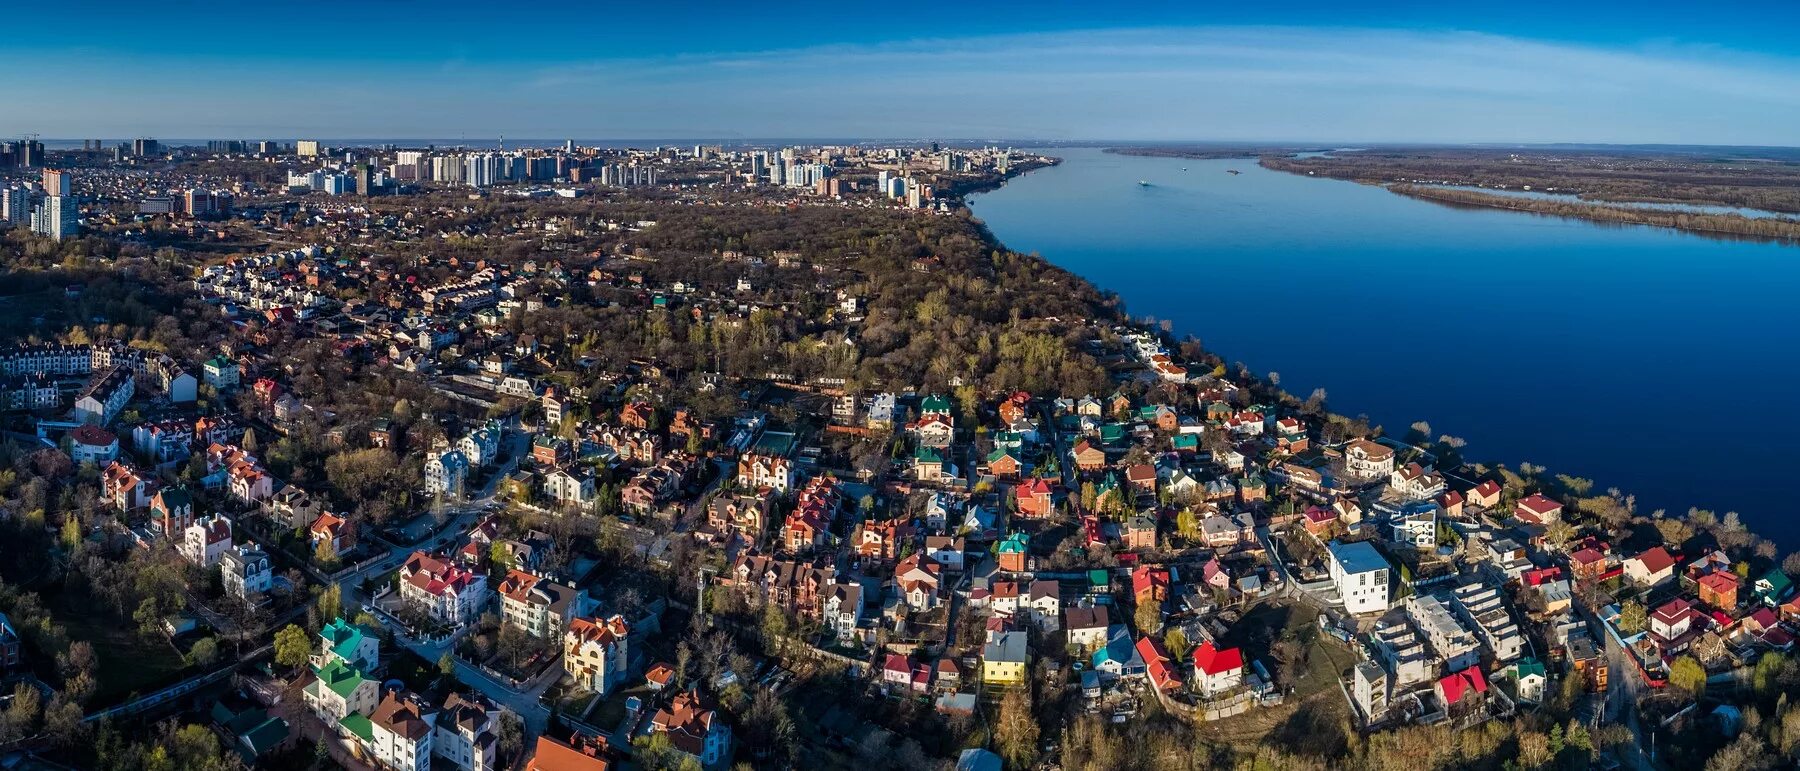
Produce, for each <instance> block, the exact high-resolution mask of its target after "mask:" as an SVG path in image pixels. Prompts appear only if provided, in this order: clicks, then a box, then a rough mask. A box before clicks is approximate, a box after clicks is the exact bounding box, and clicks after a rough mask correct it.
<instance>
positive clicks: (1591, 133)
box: [0, 3, 1800, 146]
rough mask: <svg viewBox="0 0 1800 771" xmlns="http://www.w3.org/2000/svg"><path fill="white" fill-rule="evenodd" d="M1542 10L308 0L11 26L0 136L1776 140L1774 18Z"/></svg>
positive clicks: (1797, 133)
mask: <svg viewBox="0 0 1800 771" xmlns="http://www.w3.org/2000/svg"><path fill="white" fill-rule="evenodd" d="M79 5H87V6H95V10H103V9H104V7H106V6H109V5H110V4H105V3H100V4H95V3H87V4H79ZM1548 8H1550V6H1546V5H1536V6H1535V7H1534V4H1524V5H1522V6H1520V7H1514V8H1511V9H1510V10H1507V11H1497V10H1492V9H1488V10H1481V11H1466V10H1461V9H1458V10H1454V11H1446V10H1438V9H1422V8H1415V7H1412V6H1411V5H1410V4H1407V3H1385V4H1377V5H1375V6H1373V7H1367V8H1361V9H1358V13H1356V14H1354V15H1353V14H1349V13H1347V12H1346V11H1343V10H1334V9H1332V8H1330V7H1328V6H1324V5H1322V4H1319V5H1315V4H1312V3H1289V4H1286V5H1285V6H1284V7H1281V8H1275V9H1260V10H1256V9H1251V10H1245V9H1231V10H1218V9H1204V10H1202V11H1194V10H1190V9H1184V8H1175V7H1158V6H1150V7H1139V8H1134V9H1129V10H1127V11H1123V12H1118V13H1108V14H1107V15H1106V16H1105V17H1101V16H1099V14H1098V13H1097V12H1095V11H1093V10H1089V9H1082V8H1077V7H1074V6H1061V5H1053V6H1051V7H1049V8H1041V9H1031V10H1029V11H1028V10H1027V9H1024V8H1020V7H1005V6H1003V7H1001V8H999V9H993V8H989V9H980V10H974V11H970V12H969V13H968V14H958V15H957V16H955V17H954V18H953V19H952V18H940V19H938V21H939V23H938V24H937V25H935V26H934V25H933V24H932V23H930V20H931V18H932V17H931V16H929V15H919V14H914V15H908V16H903V17H902V16H897V15H895V14H891V13H889V14H875V12H874V11H870V12H869V13H870V14H873V15H868V16H864V15H861V14H859V9H857V8H855V7H854V6H852V5H844V6H839V5H834V6H828V7H827V6H821V7H820V12H819V13H806V12H804V11H790V12H788V13H784V14H781V15H779V16H776V17H771V16H770V15H768V14H754V13H749V12H745V11H742V10H734V9H729V8H712V7H710V6H703V7H700V8H696V9H693V10H694V11H695V12H696V13H704V14H705V15H704V16H703V17H700V21H699V23H690V20H689V19H688V18H687V17H686V16H684V15H683V14H682V13H681V12H680V10H679V9H678V10H669V9H667V8H661V7H659V8H656V9H645V8H627V9H608V10H607V12H606V14H605V15H601V16H590V17H586V19H585V20H586V21H589V22H591V24H592V29H591V31H587V32H583V31H582V30H583V29H584V27H582V26H581V25H580V24H577V25H574V26H573V27H572V28H571V29H570V31H569V32H567V33H559V30H561V29H562V27H561V26H559V25H560V24H561V19H562V18H563V17H566V16H567V15H568V13H569V12H568V11H567V10H566V9H556V8H550V9H545V10H542V11H538V12H534V13H532V14H529V15H526V14H520V15H516V16H512V17H508V18H509V19H512V20H513V23H514V24H515V25H516V26H518V27H521V28H522V29H524V30H529V29H532V28H534V27H533V25H536V27H538V28H542V29H541V31H542V34H537V35H533V34H516V35H515V34H506V35H500V34H486V35H481V34H470V31H472V30H479V29H493V30H495V31H498V30H499V29H503V28H505V27H506V24H499V25H490V26H489V27H482V26H480V25H479V24H478V22H479V21H480V20H481V19H482V18H484V17H482V16H479V15H477V14H478V13H480V12H481V11H482V9H483V7H478V6H470V5H465V4H460V3H451V4H448V5H444V6H441V7H439V6H434V7H433V9H432V13H431V14H429V15H426V14H420V13H418V12H417V11H416V10H415V9H411V8H405V7H399V6H387V5H382V6H376V7H373V8H369V9H360V8H359V9H356V12H355V13H354V14H351V13H350V12H349V10H348V7H346V6H343V5H341V4H337V3H324V4H322V5H321V6H320V7H319V8H318V9H317V10H318V11H319V13H317V14H314V15H313V16H310V17H309V18H305V19H299V18H296V19H292V20H286V19H284V20H282V21H281V22H280V25H281V27H280V28H281V30H282V35H281V39H280V40H276V39H273V38H271V37H270V36H269V34H268V33H269V31H270V27H269V24H270V22H268V21H267V20H258V19H247V18H240V17H238V16H234V15H225V14H219V15H216V16H208V17H206V18H201V19H170V18H167V17H157V18H151V19H137V18H131V19H129V20H128V21H129V23H126V22H127V20H125V19H119V18H117V16H118V15H117V14H111V15H108V14H104V13H101V14H90V16H89V17H88V18H91V19H93V21H92V22H91V23H84V24H83V25H79V26H70V25H56V24H53V23H51V22H52V21H53V20H54V17H52V16H51V15H49V14H47V12H45V11H43V10H41V9H29V10H26V11H25V12H24V16H23V18H24V20H25V21H26V22H27V23H26V24H24V25H21V26H20V30H21V32H22V34H21V35H20V38H19V40H18V43H17V45H14V46H11V47H10V49H9V52H7V53H4V54H0V64H10V65H14V66H25V67H26V68H27V69H26V71H29V72H33V73H35V75H34V77H32V78H29V79H27V80H26V82H25V83H23V84H22V85H20V86H18V87H16V88H15V93H13V94H12V95H11V98H10V99H9V102H10V104H11V105H12V107H13V109H10V110H3V111H0V132H3V133H5V134H7V135H15V134H25V133H36V134H40V135H42V136H46V137H59V138H71V139H73V138H80V137H84V136H87V137H91V136H120V137H125V136H168V137H196V138H203V137H229V138H265V137H273V138H291V137H306V136H318V137H337V138H345V139H375V138H424V137H446V136H449V137H456V136H462V137H471V138H480V139H491V138H494V137H498V136H501V135H505V136H516V137H521V138H523V137H531V138H536V139H552V138H556V137H607V138H617V139H644V140H673V139H690V140H711V141H733V140H747V139H753V138H773V137H784V138H795V139H806V138H868V139H891V138H905V137H920V138H946V139H982V138H1006V139H1042V140H1082V139H1112V140H1138V141H1181V140H1214V141H1240V142H1242V141H1258V142H1330V141H1336V142H1442V143H1549V142H1601V143H1671V144H1734V145H1783V146H1787V145H1796V144H1800V129H1796V128H1794V127H1795V126H1800V66H1797V65H1800V54H1797V52H1796V50H1795V49H1796V46H1795V44H1794V43H1793V42H1792V41H1791V40H1786V39H1784V38H1783V37H1782V36H1780V35H1776V34H1773V32H1772V30H1775V29H1780V28H1791V26H1789V25H1787V24H1784V23H1783V20H1784V19H1786V20H1789V21H1792V20H1796V19H1795V17H1800V11H1797V10H1795V9H1792V8H1784V7H1770V8H1768V9H1766V12H1764V11H1759V12H1758V18H1760V19H1763V20H1764V21H1767V22H1768V23H1767V24H1759V25H1736V26H1728V25H1725V24H1723V23H1722V22H1716V23H1715V22H1709V21H1707V20H1687V19H1682V20H1681V23H1679V24H1676V23H1674V21H1675V19H1674V18H1673V17H1669V16H1668V15H1667V14H1666V13H1664V12H1660V11H1657V10H1655V9H1651V10H1648V11H1642V9H1634V11H1633V13H1634V14H1636V15H1634V16H1629V17H1628V16H1618V15H1615V14H1614V13H1612V11H1613V9H1612V8H1609V7H1607V6H1606V5H1605V4H1602V5H1599V6H1592V5H1590V6H1588V7H1584V8H1582V9H1579V10H1573V11H1559V12H1557V13H1554V14H1551V13H1549V12H1548V10H1547V9H1548ZM832 9H836V10H837V11H838V12H837V13H828V12H827V11H828V10H832ZM489 11H490V12H491V9H489ZM1640 11H1641V12H1640ZM34 17H35V18H34ZM1672 29H1674V30H1681V32H1680V33H1679V34H1678V36H1670V35H1669V34H1668V30H1672ZM458 30H460V32H459V31H458ZM951 30H954V31H955V32H954V34H953V33H952V32H951ZM415 41H425V42H415ZM45 61H55V62H57V63H58V64H57V66H55V67H45V66H43V63H44V62H45ZM127 71H129V72H134V73H139V74H142V75H146V76H151V77H155V78H157V84H158V85H157V87H156V88H144V87H142V84H141V83H139V82H137V81H136V80H135V79H126V78H121V77H119V75H120V73H121V72H127Z"/></svg>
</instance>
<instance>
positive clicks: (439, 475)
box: [425, 450, 469, 495]
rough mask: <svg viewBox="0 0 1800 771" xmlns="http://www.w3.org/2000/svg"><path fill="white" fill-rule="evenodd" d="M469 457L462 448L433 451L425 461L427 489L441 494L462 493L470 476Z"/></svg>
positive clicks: (429, 491)
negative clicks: (464, 484) (464, 483)
mask: <svg viewBox="0 0 1800 771" xmlns="http://www.w3.org/2000/svg"><path fill="white" fill-rule="evenodd" d="M468 474H469V459H468V457H467V456H465V455H463V454H462V451H461V450H446V451H444V452H439V453H432V455H431V457H430V458H428V459H426V461H425V491H426V492H428V493H434V494H441V495H461V494H462V490H463V482H464V481H465V480H466V479H467V478H468Z"/></svg>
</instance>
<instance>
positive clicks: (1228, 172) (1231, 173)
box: [1225, 169, 1244, 176]
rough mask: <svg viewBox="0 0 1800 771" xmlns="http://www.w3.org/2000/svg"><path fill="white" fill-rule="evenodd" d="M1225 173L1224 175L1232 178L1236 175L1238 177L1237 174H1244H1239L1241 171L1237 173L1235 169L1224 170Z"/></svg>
mask: <svg viewBox="0 0 1800 771" xmlns="http://www.w3.org/2000/svg"><path fill="white" fill-rule="evenodd" d="M1225 173H1226V174H1230V175H1232V176H1237V175H1239V174H1242V173H1244V172H1241V171H1238V170H1237V169H1226V170H1225Z"/></svg>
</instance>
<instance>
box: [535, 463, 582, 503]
mask: <svg viewBox="0 0 1800 771" xmlns="http://www.w3.org/2000/svg"><path fill="white" fill-rule="evenodd" d="M544 495H545V496H547V497H549V499H550V500H553V501H556V502H557V503H560V504H563V505H565V506H582V505H586V504H587V503H588V502H589V501H592V500H594V474H593V472H592V471H591V470H589V469H588V468H587V467H585V466H570V467H567V468H559V469H557V470H555V471H552V472H550V473H548V474H545V475H544Z"/></svg>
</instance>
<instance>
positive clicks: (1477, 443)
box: [972, 148, 1800, 548]
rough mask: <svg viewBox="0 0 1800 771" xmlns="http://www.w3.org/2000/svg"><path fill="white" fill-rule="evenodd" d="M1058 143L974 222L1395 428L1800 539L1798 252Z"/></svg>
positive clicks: (1646, 507)
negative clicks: (1798, 492)
mask: <svg viewBox="0 0 1800 771" xmlns="http://www.w3.org/2000/svg"><path fill="white" fill-rule="evenodd" d="M1042 152H1045V153H1047V154H1052V155H1056V156H1059V157H1062V158H1063V159H1064V162H1063V163H1062V164H1061V165H1059V166H1056V167H1054V168H1049V169H1043V170H1040V171H1037V172H1034V173H1031V174H1027V175H1025V176H1023V177H1020V178H1017V179H1015V180H1013V181H1011V182H1009V183H1008V184H1007V185H1006V186H1005V187H1003V188H1001V189H999V190H997V191H994V192H991V193H987V194H984V195H980V196H978V197H976V198H975V199H974V200H973V202H972V206H973V209H974V212H975V215H976V216H977V217H979V218H981V219H982V220H984V221H985V222H986V223H987V224H988V226H989V228H991V229H992V231H993V232H994V234H995V235H996V236H998V237H999V238H1000V240H1001V241H1003V242H1005V243H1006V244H1007V246H1009V247H1010V248H1012V249H1015V250H1019V251H1025V252H1036V253H1038V254H1041V255H1042V256H1044V257H1045V258H1046V259H1048V260H1050V261H1051V262H1053V263H1055V264H1057V265H1061V266H1063V267H1065V268H1067V269H1069V270H1072V271H1075V272H1076V273H1079V274H1081V275H1082V276H1085V277H1086V278H1088V279H1089V280H1091V281H1093V282H1094V283H1095V284H1096V285H1098V286H1100V287H1102V288H1104V289H1110V290H1112V291H1115V292H1118V293H1119V295H1120V296H1121V297H1123V298H1124V300H1125V303H1126V309H1127V310H1128V311H1129V312H1130V313H1131V314H1132V315H1133V316H1136V317H1140V318H1141V317H1144V316H1154V317H1156V318H1158V319H1168V320H1170V321H1172V322H1173V323H1174V325H1175V331H1176V333H1177V334H1193V335H1195V336H1197V337H1199V338H1200V339H1201V341H1202V342H1203V343H1204V344H1205V345H1206V346H1207V348H1208V349H1210V350H1213V351H1216V352H1219V353H1220V354H1221V355H1223V356H1224V357H1225V358H1226V360H1227V361H1242V362H1244V363H1245V364H1247V365H1249V366H1250V368H1251V369H1252V370H1254V371H1257V372H1261V373H1267V372H1279V373H1280V375H1281V384H1282V386H1283V387H1284V388H1286V389H1287V390H1288V391H1290V392H1292V393H1295V394H1298V395H1300V396H1302V397H1304V396H1305V395H1306V394H1308V393H1310V392H1311V391H1312V389H1314V388H1324V389H1326V391H1327V392H1328V394H1329V401H1330V405H1331V408H1332V409H1333V410H1334V411H1337V412H1341V413H1345V414H1350V415H1355V414H1358V413H1366V414H1368V415H1369V417H1370V418H1371V419H1372V420H1373V421H1375V422H1377V423H1380V424H1382V425H1384V426H1386V427H1387V429H1388V431H1389V432H1390V433H1392V434H1394V435H1400V434H1403V433H1405V432H1406V429H1407V427H1408V426H1409V425H1411V424H1412V423H1413V422H1414V421H1417V420H1425V421H1428V422H1429V423H1430V424H1431V428H1432V431H1433V432H1434V434H1450V435H1454V436H1459V437H1462V438H1464V439H1466V440H1468V442H1469V445H1468V447H1467V448H1466V449H1465V451H1464V452H1465V455H1466V456H1467V457H1469V458H1471V459H1480V460H1492V461H1499V462H1504V463H1507V464H1508V465H1512V466H1515V467H1516V466H1517V464H1518V463H1519V462H1521V461H1528V462H1531V463H1534V464H1537V465H1543V466H1548V467H1549V468H1550V470H1551V471H1552V472H1555V473H1567V474H1572V475H1575V476H1581V477H1587V478H1590V479H1593V480H1594V481H1595V489H1596V490H1597V491H1599V490H1605V489H1606V488H1608V487H1618V488H1620V489H1622V490H1624V491H1626V492H1630V493H1634V494H1635V495H1636V496H1637V498H1638V507H1639V510H1640V511H1643V512H1649V511H1651V510H1652V509H1657V508H1663V509H1667V510H1669V511H1670V512H1671V513H1677V512H1685V511H1686V510H1687V509H1688V508H1689V507H1690V506H1698V507H1701V508H1706V509H1713V510H1715V511H1717V512H1719V513H1720V514H1721V515H1723V513H1724V512H1726V511H1737V512H1739V514H1740V515H1741V517H1742V519H1743V521H1744V522H1745V524H1747V525H1748V526H1750V527H1751V528H1752V529H1754V530H1756V531H1757V532H1759V533H1762V534H1763V535H1766V536H1768V537H1770V538H1774V539H1775V540H1777V541H1779V542H1780V543H1781V544H1782V545H1783V546H1784V547H1786V548H1793V547H1800V517H1796V516H1795V515H1794V513H1793V510H1792V509H1793V505H1792V504H1791V503H1789V501H1790V500H1791V496H1792V490H1793V487H1794V485H1795V484H1796V482H1800V471H1796V468H1795V463H1796V461H1795V458H1794V455H1793V454H1792V453H1791V449H1790V447H1789V446H1788V444H1789V442H1791V441H1793V438H1794V437H1795V436H1796V435H1797V434H1800V431H1797V429H1800V399H1797V398H1796V397H1797V395H1800V394H1797V393H1796V385H1797V384H1796V375H1800V318H1796V315H1797V314H1796V312H1797V311H1800V291H1797V290H1800V247H1795V246H1783V245H1776V244H1762V243H1750V242H1743V241H1726V240H1716V239H1711V238H1707V237H1703V236H1698V235H1690V234H1686V233H1681V232H1677V231H1672V230H1666V229H1657V228H1650V227H1641V226H1613V225H1600V224H1594V223H1589V222H1585V221H1580V220H1572V219H1563V218H1555V217H1545V216H1537V215H1532V214H1525V213H1520V212H1510V211H1498V210H1492V211H1490V210H1480V209H1468V208H1450V207H1446V206H1443V205H1439V204H1434V203H1429V202H1424V201H1417V200H1413V199H1409V198H1405V197H1402V196H1398V195H1394V194H1392V193H1389V192H1387V191H1385V190H1383V189H1381V188H1377V187H1371V186H1366V185H1359V184H1356V183H1352V182H1343V181H1337V180H1328V179H1319V178H1311V177H1305V176H1297V175H1293V174H1287V173H1283V172H1275V171H1268V170H1265V169H1263V168H1261V167H1259V166H1257V165H1256V163H1255V161H1253V160H1248V159H1245V160H1187V159H1164V158H1138V157H1129V156H1121V155H1113V154H1107V153H1104V152H1102V151H1101V150H1098V149H1084V148H1083V149H1074V148H1057V149H1054V150H1045V151H1042ZM1184 169H1185V170H1184ZM1227 169H1236V170H1239V171H1241V172H1242V173H1241V174H1238V175H1232V174H1228V173H1226V171H1227ZM1140 180H1142V181H1146V182H1149V183H1150V185H1149V186H1147V187H1146V186H1141V185H1139V184H1138V182H1139V181H1140Z"/></svg>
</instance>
